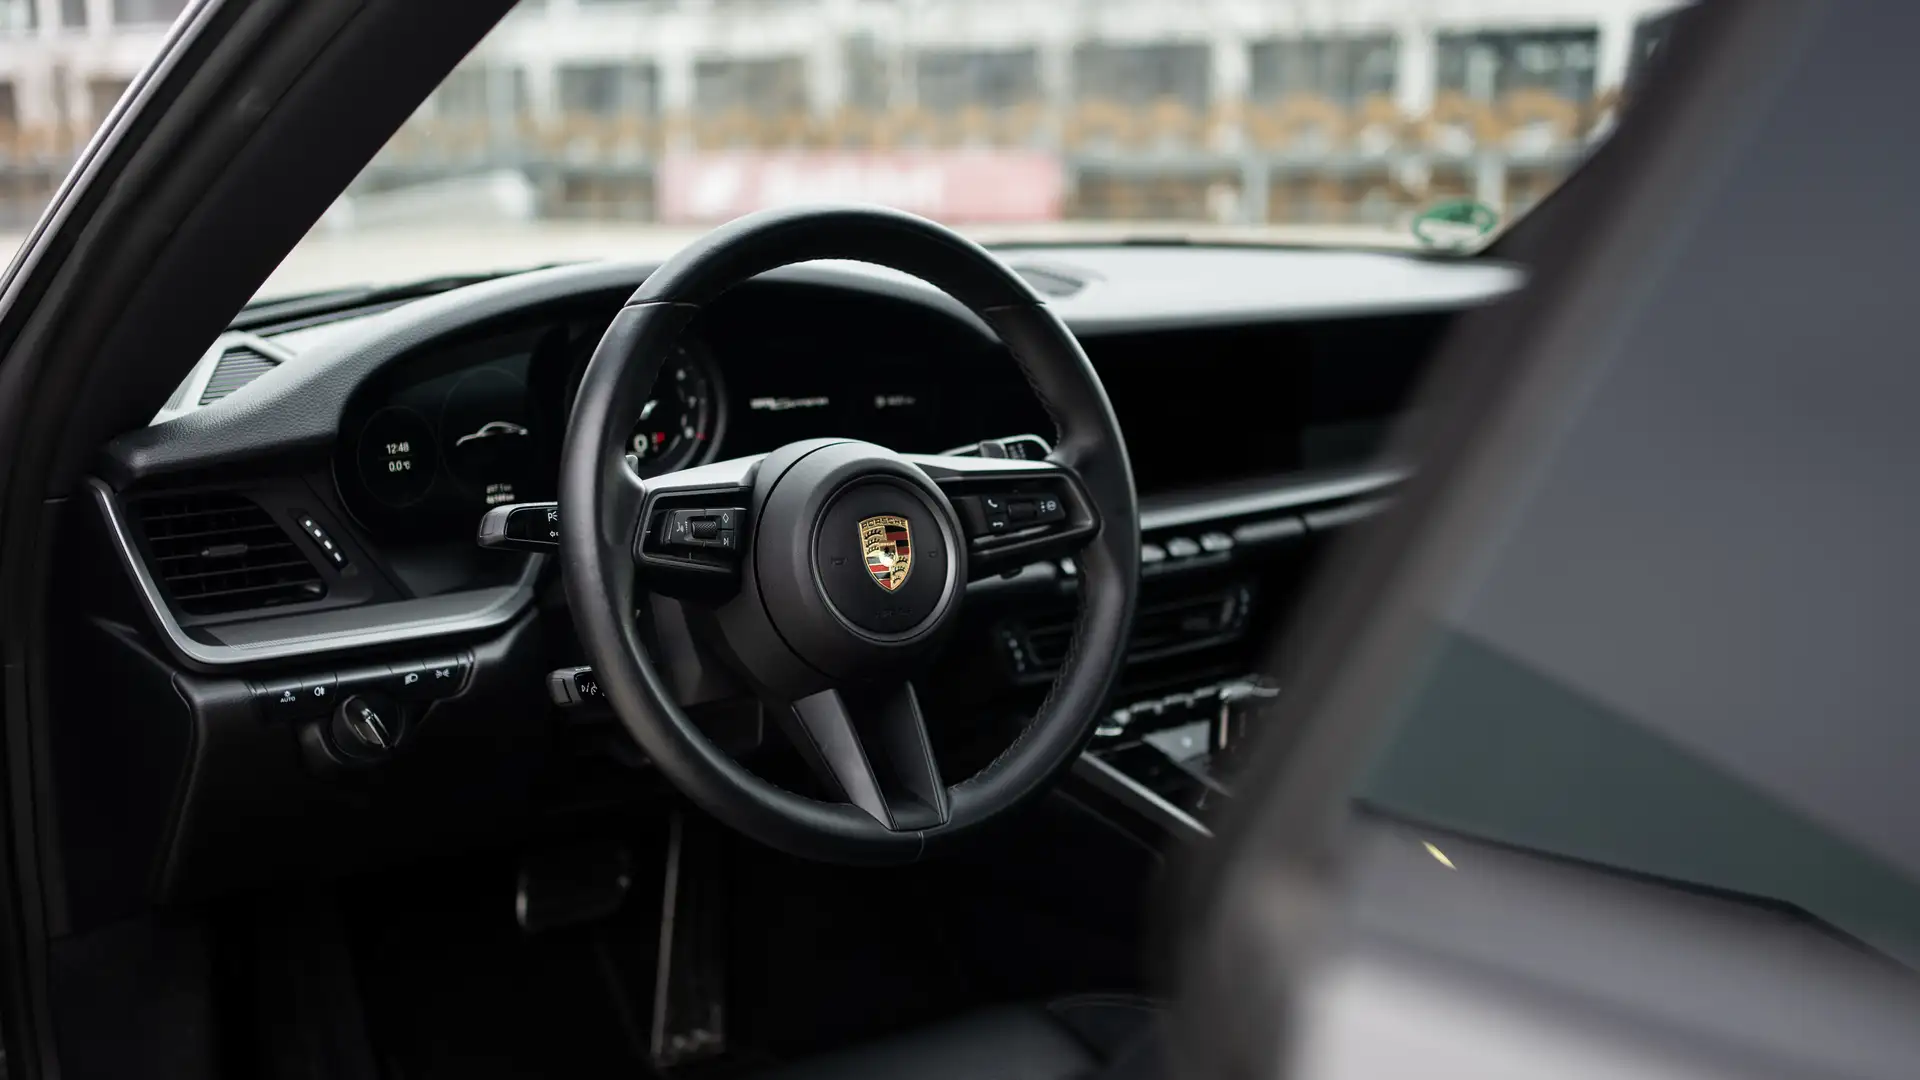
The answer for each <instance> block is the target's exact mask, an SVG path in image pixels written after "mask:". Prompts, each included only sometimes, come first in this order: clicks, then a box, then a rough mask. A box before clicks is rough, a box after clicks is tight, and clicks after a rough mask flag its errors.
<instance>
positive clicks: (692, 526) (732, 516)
mask: <svg viewBox="0 0 1920 1080" xmlns="http://www.w3.org/2000/svg"><path fill="white" fill-rule="evenodd" d="M745 513H746V511H744V510H742V509H741V508H739V507H737V506H714V507H705V508H701V509H696V510H669V511H667V516H666V519H665V520H664V522H662V525H661V530H660V532H661V542H662V543H664V544H666V545H667V546H669V547H677V548H719V549H722V550H727V551H731V550H734V549H735V548H736V547H737V546H738V544H739V537H740V533H739V528H738V526H739V522H740V519H741V517H742V516H744V515H745Z"/></svg>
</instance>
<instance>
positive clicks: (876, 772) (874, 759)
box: [782, 683, 948, 832]
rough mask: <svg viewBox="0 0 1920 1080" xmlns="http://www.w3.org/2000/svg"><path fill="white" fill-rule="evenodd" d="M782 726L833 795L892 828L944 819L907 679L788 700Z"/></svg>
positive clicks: (941, 789) (943, 801)
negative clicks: (786, 719) (787, 713)
mask: <svg viewBox="0 0 1920 1080" xmlns="http://www.w3.org/2000/svg"><path fill="white" fill-rule="evenodd" d="M782 726H783V729H784V730H785V731H786V732H787V735H788V737H789V738H790V739H792V741H793V743H794V746H795V747H796V748H798V749H799V751H800V755H801V757H803V758H805V759H806V761H807V764H808V765H809V766H811V767H812V769H813V771H814V773H815V775H817V776H818V777H819V778H820V780H821V781H822V783H824V784H825V785H827V787H828V789H829V790H830V791H831V792H832V793H833V794H834V795H835V796H837V797H838V798H841V799H844V800H845V801H846V802H849V803H851V804H853V805H854V806H856V807H858V808H860V809H861V810H863V811H865V812H866V813H867V814H868V815H870V816H871V817H872V818H873V819H874V820H875V821H878V822H879V823H880V824H882V825H884V826H886V827H887V828H888V829H889V830H892V831H894V832H902V831H912V830H917V829H930V828H933V827H935V826H938V825H941V824H944V823H945V822H946V820H947V816H948V808H947V791H946V785H945V783H944V782H943V781H942V780H941V778H940V767H939V765H938V764H937V763H935V761H934V759H933V745H932V742H931V741H930V740H929V739H928V737H927V726H926V721H925V720H924V719H923V718H922V717H921V714H920V699H919V697H918V695H917V694H915V692H914V689H913V684H912V683H894V684H891V685H883V686H861V687H850V688H845V689H833V690H822V691H820V692H819V693H817V694H813V695H810V696H808V697H804V698H801V699H800V700H798V701H795V702H793V703H792V707H791V709H790V717H789V719H788V721H787V722H786V723H785V724H784V725H782Z"/></svg>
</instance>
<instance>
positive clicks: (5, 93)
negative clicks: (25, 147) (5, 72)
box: [0, 82, 20, 131]
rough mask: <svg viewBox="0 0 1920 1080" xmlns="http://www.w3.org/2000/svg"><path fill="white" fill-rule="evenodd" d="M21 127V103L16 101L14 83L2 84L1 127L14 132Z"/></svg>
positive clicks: (0, 97)
mask: <svg viewBox="0 0 1920 1080" xmlns="http://www.w3.org/2000/svg"><path fill="white" fill-rule="evenodd" d="M19 126H20V103H19V102H18V101H16V100H15V99H14V96H13V83H11V82H0V127H4V128H6V129H7V130H9V131H12V130H14V129H16V128H18V127H19Z"/></svg>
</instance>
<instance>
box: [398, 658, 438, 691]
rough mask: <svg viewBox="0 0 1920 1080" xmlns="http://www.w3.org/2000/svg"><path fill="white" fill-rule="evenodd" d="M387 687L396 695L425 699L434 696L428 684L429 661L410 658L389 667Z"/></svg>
mask: <svg viewBox="0 0 1920 1080" xmlns="http://www.w3.org/2000/svg"><path fill="white" fill-rule="evenodd" d="M387 688H388V690H389V691H391V692H392V693H393V694H394V695H395V696H396V697H403V698H413V699H415V700H424V699H426V698H430V697H432V696H433V692H432V691H431V690H430V689H429V688H428V685H427V661H425V660H408V661H404V662H402V663H398V664H393V665H391V666H389V667H388V668H387Z"/></svg>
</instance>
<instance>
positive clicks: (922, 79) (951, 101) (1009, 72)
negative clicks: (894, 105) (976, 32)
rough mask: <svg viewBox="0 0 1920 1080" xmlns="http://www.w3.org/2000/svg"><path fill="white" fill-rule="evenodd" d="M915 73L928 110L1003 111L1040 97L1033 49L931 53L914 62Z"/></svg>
mask: <svg viewBox="0 0 1920 1080" xmlns="http://www.w3.org/2000/svg"><path fill="white" fill-rule="evenodd" d="M914 71H915V82H916V85H917V87H918V90H919V94H920V104H922V105H924V106H926V107H927V108H929V109H939V110H952V109H961V108H965V107H966V106H969V105H984V106H988V107H990V108H1004V107H1006V106H1009V105H1019V104H1022V103H1023V102H1028V101H1033V100H1035V99H1036V98H1038V97H1039V96H1040V54H1039V52H1038V51H1036V50H1034V49H1016V50H1009V51H1002V52H979V51H967V50H958V49H941V50H931V51H928V52H923V53H921V54H920V55H919V56H918V57H917V58H915V60H914Z"/></svg>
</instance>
